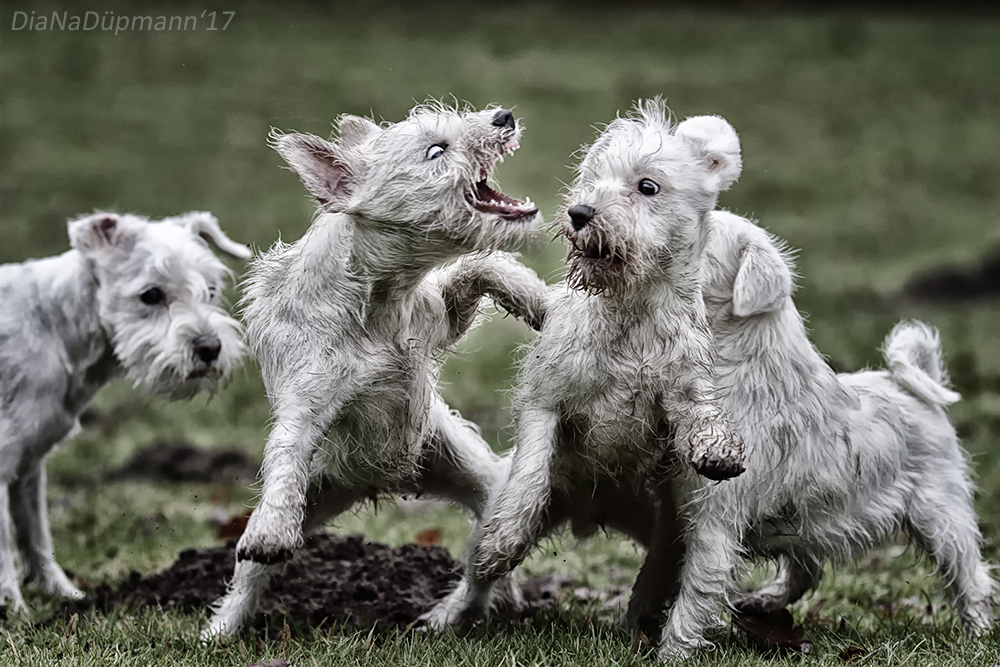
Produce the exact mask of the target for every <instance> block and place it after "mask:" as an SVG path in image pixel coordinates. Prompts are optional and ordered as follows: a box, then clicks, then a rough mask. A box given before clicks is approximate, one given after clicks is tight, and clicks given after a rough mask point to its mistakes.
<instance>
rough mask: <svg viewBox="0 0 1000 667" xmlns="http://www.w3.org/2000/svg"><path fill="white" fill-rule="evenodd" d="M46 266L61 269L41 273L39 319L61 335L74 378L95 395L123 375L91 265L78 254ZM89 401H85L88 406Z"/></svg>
mask: <svg viewBox="0 0 1000 667" xmlns="http://www.w3.org/2000/svg"><path fill="white" fill-rule="evenodd" d="M42 261H43V262H52V263H53V267H56V266H58V269H57V270H56V271H54V272H51V273H50V272H48V271H44V272H42V273H41V276H40V279H39V281H38V282H37V283H36V288H37V290H38V292H39V295H38V298H37V299H35V300H34V304H33V305H34V307H35V309H36V310H35V314H36V315H35V316H36V317H37V318H38V319H39V320H40V321H42V322H45V323H46V328H48V329H49V330H51V331H57V332H59V335H58V340H59V341H60V342H61V343H62V345H63V347H64V350H65V354H66V359H67V361H68V363H69V365H70V366H71V367H72V368H73V370H74V377H77V378H83V383H84V385H86V388H83V387H81V388H79V389H80V390H81V391H83V392H84V393H92V392H93V391H96V389H97V388H99V387H100V386H101V385H103V384H105V383H106V382H107V381H108V380H109V379H111V378H112V377H114V376H116V375H119V374H120V373H121V370H122V369H121V364H119V362H118V360H117V358H116V357H115V354H114V348H113V345H112V342H111V337H110V332H108V331H106V330H105V328H104V326H103V324H102V322H101V318H100V313H99V307H98V298H97V294H98V290H99V287H100V285H99V283H98V280H97V277H96V276H95V275H94V271H93V267H92V266H91V265H90V262H89V261H88V260H87V259H86V258H85V257H84V256H83V255H82V254H81V253H80V252H79V251H77V250H70V251H68V252H65V253H63V254H62V255H59V256H58V257H53V258H52V259H50V260H42ZM87 400H89V396H88V397H85V399H84V402H86V401H87Z"/></svg>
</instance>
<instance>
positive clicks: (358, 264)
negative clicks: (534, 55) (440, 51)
mask: <svg viewBox="0 0 1000 667" xmlns="http://www.w3.org/2000/svg"><path fill="white" fill-rule="evenodd" d="M519 135H520V129H519V128H518V127H516V124H515V122H514V120H513V116H512V115H511V114H510V112H509V111H506V110H499V109H490V110H486V111H480V112H474V111H470V110H457V109H450V108H446V107H443V106H440V105H433V106H421V107H418V108H416V109H414V110H413V111H412V112H411V113H410V115H409V117H408V118H407V119H406V120H404V121H402V122H399V123H396V124H387V125H383V126H378V125H376V124H374V123H373V122H371V121H369V120H366V119H363V118H359V117H356V116H344V117H342V118H341V119H340V121H339V138H338V140H336V141H335V142H327V141H324V140H323V139H320V138H319V137H315V136H310V135H298V134H288V135H281V134H275V135H274V136H273V141H274V146H275V148H276V149H277V150H278V151H279V152H280V153H281V155H282V157H284V159H285V160H286V161H287V162H288V164H289V165H290V166H291V167H292V169H293V170H294V171H295V172H296V173H297V174H298V175H299V177H300V178H301V179H302V181H303V183H304V184H305V185H306V187H307V189H308V190H309V191H310V192H311V193H312V195H313V196H314V197H315V198H316V200H317V201H318V203H319V208H320V211H319V216H318V218H317V219H316V220H315V222H314V223H313V225H312V226H311V227H310V229H309V230H308V231H307V233H306V234H305V236H304V237H303V238H302V239H301V240H299V241H298V242H297V243H294V244H292V245H284V244H278V245H276V246H275V247H274V248H273V249H272V250H271V251H270V252H268V253H267V254H265V255H264V256H262V257H260V258H259V259H258V260H257V261H256V262H255V264H254V268H253V271H252V277H251V279H250V280H249V282H248V283H247V286H246V297H245V303H246V310H245V320H246V323H247V333H248V340H249V341H250V343H251V345H252V347H253V351H254V352H255V353H256V355H257V358H258V359H259V360H260V364H261V369H262V373H263V378H264V382H265V386H266V388H267V393H268V398H269V400H270V401H271V405H272V408H273V414H274V426H273V429H272V431H271V434H270V436H269V438H268V441H267V445H266V448H265V452H264V463H263V467H262V473H261V474H262V479H263V486H262V492H261V498H260V501H259V503H258V505H257V508H256V509H255V510H254V512H253V514H252V516H251V518H250V521H249V524H248V526H247V530H246V533H244V535H243V537H242V538H241V539H240V541H239V544H238V546H237V559H238V561H239V562H238V564H237V567H236V572H235V574H234V578H233V582H232V584H231V586H230V589H229V592H228V593H227V595H226V596H225V597H224V598H223V599H222V600H221V601H220V602H219V603H218V604H217V606H216V610H215V612H216V613H215V615H214V617H213V618H212V620H211V623H210V625H209V627H208V629H207V630H206V631H205V636H206V637H212V636H220V635H223V636H224V635H229V634H232V633H234V632H236V631H237V630H238V629H239V628H240V627H241V626H242V625H243V624H244V623H245V622H246V621H247V620H248V619H249V618H250V616H251V615H252V614H253V613H254V611H255V608H256V606H257V601H258V599H259V597H260V596H261V595H262V593H263V592H264V590H265V588H266V582H267V580H268V576H269V573H270V572H271V571H272V570H273V568H274V567H275V565H274V564H275V563H277V562H279V561H281V560H283V559H285V558H287V556H288V555H289V552H290V551H291V550H293V549H295V548H296V547H298V546H299V545H300V544H301V541H302V536H303V533H304V532H305V531H308V530H310V529H312V528H313V527H316V526H318V525H320V524H322V523H323V522H324V521H325V520H326V519H328V518H330V517H332V516H334V515H336V514H338V513H340V512H342V511H344V510H346V509H347V508H349V507H350V506H351V505H353V504H355V503H356V502H358V501H360V500H363V499H366V498H371V497H373V496H376V495H378V494H382V493H427V494H432V495H438V496H443V497H445V498H448V499H452V500H455V501H457V502H459V503H462V504H463V505H465V506H466V507H468V508H470V509H471V510H472V511H473V512H474V513H475V514H476V515H477V516H480V515H481V514H482V510H483V507H484V506H485V503H486V499H487V497H488V495H489V493H490V491H491V489H492V487H493V486H494V485H495V484H497V483H498V482H499V481H500V480H502V479H504V478H505V477H506V474H507V465H508V461H507V460H506V459H501V458H499V457H497V456H495V455H494V454H493V453H492V451H491V450H490V448H489V446H488V445H487V444H486V443H485V442H484V441H483V440H482V438H481V437H480V436H479V434H478V432H477V430H476V429H475V427H474V426H473V425H471V424H469V423H468V422H465V421H463V420H462V419H461V418H460V417H459V416H458V415H457V414H456V413H454V412H452V411H451V410H449V409H448V407H447V405H445V403H444V401H443V400H442V399H441V397H440V396H439V395H438V393H437V390H436V382H437V371H438V362H439V353H440V351H441V350H443V349H445V348H447V347H448V346H450V345H452V344H453V343H455V342H456V341H457V340H458V339H459V338H460V337H461V336H462V335H463V334H464V332H465V330H466V329H467V328H468V326H469V325H470V324H471V323H472V320H473V319H474V313H475V311H476V308H477V305H478V303H479V299H480V296H481V294H482V293H483V292H490V291H491V290H492V287H491V285H492V283H493V282H494V278H495V276H497V275H505V274H506V273H508V272H507V271H506V270H505V269H504V268H503V267H504V265H505V264H511V265H512V266H514V267H515V268H514V269H513V270H515V271H516V267H517V265H516V263H514V262H511V261H510V260H509V258H507V257H506V256H503V255H501V254H493V255H490V254H488V251H490V250H493V249H497V248H500V247H504V246H508V245H511V244H513V243H516V242H519V241H521V240H522V239H525V238H526V237H527V235H528V234H530V233H532V232H533V229H534V223H535V222H536V221H537V209H536V208H535V207H534V206H533V205H532V204H531V203H530V202H519V201H517V200H514V199H511V198H509V197H506V196H505V195H503V194H501V193H498V192H496V191H494V190H492V189H490V188H489V187H488V186H487V185H486V179H487V178H488V176H489V174H490V173H491V172H492V170H493V167H494V165H495V163H496V161H497V160H499V159H501V158H502V157H503V154H504V153H505V152H509V151H511V150H513V149H515V148H516V147H517V142H518V137H519ZM480 251H483V252H480ZM469 253H473V254H472V256H468V254H469ZM463 255H467V256H466V257H465V259H464V260H463V261H460V262H457V263H455V264H451V265H450V266H446V265H448V263H449V262H452V261H453V260H455V259H457V258H459V257H461V256H463ZM442 267H444V268H442ZM518 275H520V276H522V277H523V278H524V280H526V281H527V282H526V283H525V285H523V289H522V290H521V293H523V294H524V295H527V297H528V298H529V299H530V298H531V295H532V294H535V293H538V292H539V291H540V290H541V289H542V284H541V282H540V281H538V279H537V277H535V276H534V275H533V274H532V273H531V272H530V271H524V272H521V273H519V274H518ZM532 281H534V282H532ZM508 292H510V293H512V294H514V295H515V296H514V297H512V300H515V301H516V299H517V296H516V295H517V293H518V290H517V289H513V290H508ZM508 305H511V306H512V307H513V306H515V305H516V307H517V308H518V309H519V310H521V311H522V312H524V313H529V312H531V311H532V309H537V307H536V306H534V305H532V304H531V303H530V302H525V303H519V302H518V303H513V302H511V303H509V304H508ZM509 584H510V585H508V587H507V589H506V591H505V593H506V595H505V596H504V599H505V600H506V601H508V602H509V603H510V604H513V605H515V606H516V605H517V604H519V591H518V589H516V587H515V586H514V585H513V580H512V579H511V580H510V581H509Z"/></svg>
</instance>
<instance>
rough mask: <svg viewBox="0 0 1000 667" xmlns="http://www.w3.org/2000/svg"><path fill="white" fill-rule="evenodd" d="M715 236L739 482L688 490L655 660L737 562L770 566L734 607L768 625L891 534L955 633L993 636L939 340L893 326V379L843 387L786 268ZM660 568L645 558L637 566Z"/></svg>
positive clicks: (694, 639)
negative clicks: (675, 587)
mask: <svg viewBox="0 0 1000 667" xmlns="http://www.w3.org/2000/svg"><path fill="white" fill-rule="evenodd" d="M712 222H713V224H712V228H713V234H712V237H711V241H710V243H709V248H708V252H707V253H706V257H707V259H706V262H705V287H704V295H705V302H706V306H707V308H708V313H709V320H710V322H711V325H712V331H713V332H714V334H715V339H716V344H717V346H718V359H717V361H716V373H717V377H718V383H719V386H720V387H722V388H723V397H724V398H723V403H724V405H725V406H726V408H727V410H728V414H729V415H730V416H731V417H732V419H733V423H734V426H735V427H736V428H738V429H739V430H740V432H741V433H742V434H743V435H744V438H745V444H746V456H747V459H746V460H747V463H746V466H747V471H746V473H745V474H743V475H742V476H741V477H739V478H738V479H734V480H732V481H731V482H729V483H727V484H718V485H708V484H701V483H699V482H698V481H697V479H695V478H693V477H688V478H685V480H684V481H685V485H686V487H687V488H685V489H684V491H683V493H682V494H681V495H682V497H683V498H684V499H685V500H686V503H685V504H684V507H683V515H684V519H685V522H686V523H687V530H686V532H685V535H684V546H685V550H686V554H685V557H684V561H683V569H682V572H681V578H680V591H679V594H678V596H677V598H676V600H675V601H674V603H673V606H672V608H671V609H670V613H669V616H668V619H667V623H666V625H665V627H664V629H663V634H662V637H661V640H660V654H661V655H662V656H663V657H664V658H668V657H671V656H676V655H685V654H688V653H690V652H691V651H692V650H694V649H695V648H697V647H699V646H702V645H704V644H705V641H704V638H703V633H704V631H705V630H706V629H707V628H709V627H711V626H714V625H717V624H718V623H719V612H720V611H721V609H722V607H723V605H724V604H725V603H726V600H727V596H729V595H730V594H731V593H732V592H733V590H734V589H733V586H734V581H733V575H734V572H735V571H736V570H737V568H739V567H740V565H741V561H742V556H743V555H744V554H748V555H751V556H762V557H768V558H778V559H779V563H780V574H779V576H778V578H777V579H776V580H775V581H774V582H773V583H771V584H770V585H768V586H766V587H764V588H762V589H761V590H759V591H756V592H754V593H751V594H749V595H747V596H745V597H743V598H742V599H741V600H739V601H738V605H739V606H741V607H742V608H744V609H747V610H755V611H770V610H776V609H780V608H781V607H784V606H785V605H787V604H789V603H791V602H794V601H796V600H798V599H799V598H800V597H801V596H802V595H803V594H805V593H806V592H807V591H808V590H810V589H811V588H813V587H814V586H815V585H816V584H817V583H818V581H819V579H820V576H821V575H822V572H823V564H824V563H826V562H828V561H834V562H843V561H846V560H849V559H851V558H853V557H855V556H857V555H858V554H859V553H862V552H863V551H865V550H866V549H868V548H870V547H872V546H873V545H876V544H878V543H880V542H882V541H884V540H885V539H887V538H889V537H891V536H892V535H894V534H896V533H897V532H898V531H899V530H901V529H905V530H906V531H907V532H908V533H909V535H910V537H911V538H912V539H913V541H914V542H915V543H916V544H917V545H919V547H920V548H922V549H923V550H924V551H925V552H926V553H927V554H928V555H929V556H930V557H931V558H932V559H933V560H934V562H935V563H936V564H937V566H938V568H939V569H940V572H941V575H942V577H943V578H944V580H945V582H946V584H947V586H948V593H949V596H950V598H951V600H952V602H953V603H954V605H955V607H956V609H957V611H958V613H959V616H960V617H961V619H962V622H963V624H964V626H965V629H966V630H967V631H968V632H970V633H974V634H979V633H982V632H986V631H988V630H989V629H990V628H991V627H992V623H993V606H994V600H993V593H994V588H995V586H994V582H993V580H992V579H991V578H990V576H989V567H988V566H987V565H986V564H985V563H984V562H983V559H982V556H981V555H980V546H979V545H980V540H981V536H980V533H979V529H978V527H977V522H976V513H975V509H974V507H973V484H972V481H971V480H970V477H969V467H968V464H967V462H966V454H965V452H964V450H963V449H962V447H961V445H960V444H959V441H958V437H957V436H956V434H955V429H954V428H953V427H952V425H951V423H950V422H949V421H948V416H947V415H946V414H945V411H944V409H943V408H944V406H946V405H948V404H950V403H953V402H955V401H957V400H959V396H958V394H956V393H955V392H953V391H951V390H950V389H948V388H947V376H946V374H945V370H944V367H943V364H942V361H941V347H940V342H939V340H938V337H937V334H936V333H935V332H934V331H933V330H932V329H930V328H929V327H927V326H926V325H924V324H921V323H918V322H903V323H900V324H898V325H897V326H896V327H895V328H894V329H893V331H892V332H891V333H890V334H889V336H888V337H887V338H886V341H885V347H884V354H885V359H886V364H887V365H888V370H884V371H861V372H858V373H842V374H839V375H838V374H836V373H834V372H833V371H832V370H831V369H830V367H829V365H827V363H826V361H825V360H824V359H823V357H822V355H821V354H820V353H819V352H818V351H817V350H816V348H815V347H814V346H813V345H812V344H811V343H810V341H809V338H808V336H807V334H806V329H805V326H804V324H803V321H802V317H801V315H800V314H799V312H798V310H797V309H796V308H795V304H794V303H793V301H792V298H791V295H792V290H793V274H794V267H793V264H792V262H791V259H790V256H789V254H788V253H787V252H784V251H783V250H782V247H781V245H780V244H779V243H777V242H776V241H775V240H774V239H773V238H772V237H771V236H770V235H769V234H767V233H766V232H765V231H764V230H762V229H760V228H759V227H757V226H756V225H754V224H753V223H751V222H750V221H748V220H746V219H744V218H741V217H739V216H736V215H733V214H731V213H726V212H722V211H719V212H716V213H714V214H713V215H712ZM657 558H658V557H657V554H656V550H655V549H651V550H650V553H649V554H648V555H647V562H654V561H656V560H657ZM645 602H646V603H648V602H650V600H646V601H645ZM631 613H632V615H633V618H638V617H640V616H642V615H643V614H644V613H645V611H640V610H639V609H632V610H631Z"/></svg>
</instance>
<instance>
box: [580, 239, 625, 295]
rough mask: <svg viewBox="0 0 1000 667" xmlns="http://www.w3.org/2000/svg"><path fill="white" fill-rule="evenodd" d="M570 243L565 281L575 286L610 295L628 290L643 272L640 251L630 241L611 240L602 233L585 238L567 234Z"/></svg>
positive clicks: (594, 292)
mask: <svg viewBox="0 0 1000 667" xmlns="http://www.w3.org/2000/svg"><path fill="white" fill-rule="evenodd" d="M566 236H567V238H568V239H569V242H570V249H569V253H568V254H567V257H566V260H567V261H568V262H569V273H568V274H567V276H566V281H567V283H568V284H569V285H570V287H572V288H573V289H578V290H583V291H585V292H588V293H590V294H606V295H609V296H615V295H622V294H626V293H628V292H629V291H630V290H631V288H632V285H633V283H634V282H635V280H636V279H637V278H638V277H639V276H640V275H641V273H642V271H641V270H640V268H639V262H638V257H637V253H636V252H635V251H634V250H633V249H632V244H631V243H628V242H626V243H610V242H609V241H608V238H607V237H606V236H605V235H604V234H601V233H600V232H596V231H592V232H590V233H589V234H588V235H587V237H586V240H582V239H578V238H574V237H571V236H569V235H566Z"/></svg>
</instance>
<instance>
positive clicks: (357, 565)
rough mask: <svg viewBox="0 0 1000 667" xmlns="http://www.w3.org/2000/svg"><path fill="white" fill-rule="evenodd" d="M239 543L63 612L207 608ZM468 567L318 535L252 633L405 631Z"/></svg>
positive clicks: (433, 554)
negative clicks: (284, 629)
mask: <svg viewBox="0 0 1000 667" xmlns="http://www.w3.org/2000/svg"><path fill="white" fill-rule="evenodd" d="M234 547H235V543H230V544H228V545H227V546H225V547H217V548H209V549H189V550H187V551H183V552H181V554H180V556H179V557H178V559H177V562H176V563H174V565H173V566H171V567H170V568H169V569H167V570H165V571H163V572H160V573H157V574H153V575H150V576H147V577H143V576H141V575H140V574H139V573H137V572H133V573H132V574H131V575H130V576H129V577H128V578H127V579H126V580H125V581H123V582H121V583H120V584H119V585H118V587H117V588H112V587H110V586H108V585H105V584H102V585H100V586H98V587H97V588H96V589H95V590H94V592H93V593H92V594H91V595H89V596H88V597H87V598H85V599H83V600H80V601H77V602H70V603H67V604H66V605H65V606H64V607H63V609H62V611H61V613H60V614H59V616H60V618H68V617H70V616H72V615H73V614H75V613H79V614H81V615H82V614H84V613H86V612H88V611H90V610H91V609H95V610H97V611H99V612H101V613H107V612H109V611H111V610H112V609H116V608H119V607H133V608H139V607H159V608H162V609H165V610H170V609H173V610H178V611H183V612H202V613H207V608H208V605H210V604H211V603H213V602H215V601H216V600H217V599H218V598H219V597H221V596H222V594H223V593H225V590H226V582H227V581H228V580H229V578H230V577H231V576H232V574H233V564H234V556H233V553H234ZM461 572H462V567H461V565H460V564H459V563H457V562H456V561H455V560H453V559H452V557H451V556H450V555H449V553H448V551H447V550H446V549H444V548H443V547H426V546H418V545H416V544H405V545H403V546H401V547H390V546H387V545H384V544H378V543H376V542H366V541H365V540H364V538H363V536H361V535H351V536H349V537H339V536H335V535H328V534H319V535H313V536H310V537H308V538H307V539H306V543H305V546H304V547H303V548H302V549H300V550H298V551H297V552H296V554H295V557H294V558H293V559H292V561H291V562H289V563H288V564H287V565H286V566H285V567H284V569H283V571H282V572H281V573H280V574H279V575H277V576H275V577H274V578H273V579H272V581H271V586H270V590H269V592H268V593H267V594H266V595H265V596H264V599H263V603H262V609H261V611H260V612H259V613H258V614H257V616H256V617H255V618H254V621H253V625H252V627H253V631H254V632H255V633H257V634H261V635H267V636H277V635H278V634H279V633H280V631H281V629H282V627H283V626H284V625H285V623H287V624H288V625H289V627H290V628H291V630H292V632H293V633H296V634H301V633H302V632H304V631H306V630H307V629H309V628H320V627H330V626H342V625H345V624H346V625H349V626H355V627H359V626H360V627H374V628H375V629H377V630H379V631H384V630H392V629H396V628H404V627H406V626H407V625H409V624H410V623H412V622H413V621H415V620H416V619H417V618H418V617H419V616H420V615H421V614H423V613H424V612H425V611H427V610H428V609H430V608H431V606H432V605H433V603H434V601H435V600H436V599H437V598H439V597H442V596H443V595H445V594H446V593H447V592H448V591H450V590H451V588H452V587H453V586H454V585H455V583H456V582H457V581H458V579H459V578H460V576H461Z"/></svg>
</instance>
